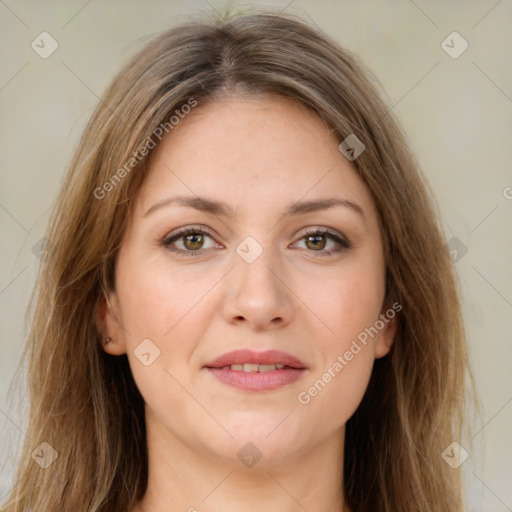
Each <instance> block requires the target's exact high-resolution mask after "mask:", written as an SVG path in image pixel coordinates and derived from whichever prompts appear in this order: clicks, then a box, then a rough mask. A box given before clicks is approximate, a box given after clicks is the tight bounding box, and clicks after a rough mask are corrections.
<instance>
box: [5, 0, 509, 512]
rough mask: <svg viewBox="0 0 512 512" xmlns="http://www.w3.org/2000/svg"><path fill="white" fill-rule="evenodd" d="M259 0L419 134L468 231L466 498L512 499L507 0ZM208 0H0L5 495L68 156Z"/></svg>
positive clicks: (463, 232) (443, 204) (449, 209)
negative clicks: (361, 67)
mask: <svg viewBox="0 0 512 512" xmlns="http://www.w3.org/2000/svg"><path fill="white" fill-rule="evenodd" d="M210 2H211V5H212V6H213V7H214V8H221V7H223V6H224V5H227V4H226V3H223V1H222V0H219V1H217V0H210ZM231 5H236V6H239V5H248V4H241V3H240V2H232V3H231ZM249 5H256V4H254V3H253V4H249ZM259 5H272V6H275V7H279V8H281V9H286V10H287V11H290V12H294V13H296V14H302V15H303V16H304V17H308V18H310V19H311V20H313V21H314V23H315V24H316V25H317V26H319V27H320V28H321V29H323V30H325V31H326V32H327V33H328V34H330V35H332V36H333V37H335V38H336V39H337V40H338V41H339V42H340V43H342V44H343V45H344V46H346V47H347V48H349V49H351V50H352V51H354V52H356V53H357V54H359V55H360V57H361V58H362V60H363V61H364V62H365V63H366V64H367V65H368V67H369V68H370V69H371V70H372V71H373V72H374V74H375V75H376V77H377V78H378V79H379V80H380V82H381V83H382V86H383V88H384V90H385V91H386V99H387V101H388V103H389V105H390V107H393V112H395V113H396V114H397V115H398V116H399V118H400V119H401V121H402V123H403V125H404V127H405V129H406V131H407V133H408V134H409V137H410V140H411V143H412V144H413V147H414V148H415V151H416V153H417V155H418V158H419V160H420V162H421V164H422V166H423V168H424V169H425V172H426V174H427V176H428V179H429V181H430V183H431V184H432V186H433V189H434V192H435V194H436V197H437V199H438V202H439V206H440V208H441V211H442V214H443V219H444V224H445V226H446V238H447V240H449V239H451V238H452V237H457V238H458V239H459V240H460V242H461V243H462V244H464V246H466V247H467V253H466V254H464V255H463V256H462V257H461V258H460V260H459V261H458V262H457V269H458V271H459V275H460V280H461V286H462V290H463V293H464V313H465V316H466V319H467V326H468V333H469V343H470V351H471V359H472V361H473V365H474V372H475V376H476V381H477V386H478V390H479V393H480V397H481V401H482V404H483V416H484V417H483V423H482V425H480V426H478V424H477V425H476V426H475V427H474V430H473V433H472V437H473V443H474V449H473V450H470V455H469V458H468V460H467V461H466V462H465V463H464V464H463V466H462V470H463V471H464V474H465V475H466V478H467V480H468V482H469V490H468V497H469V500H470V502H471V510H473V511H486V512H502V511H512V486H511V485H510V482H511V481H512V470H511V465H510V460H511V458H512V441H511V436H510V432H512V429H511V427H512V377H511V371H510V363H511V361H512V337H511V334H510V332H511V328H512V321H511V319H512V258H511V254H512V236H511V233H512V229H511V228H512V222H511V219H512V188H507V187H512V173H511V161H512V144H511V142H510V137H511V133H512V132H511V124H512V123H511V121H512V64H511V57H510V49H511V48H512V31H511V30H510V27H511V26H512V2H511V1H510V0H501V1H496V0H481V1H464V2H463V1H462V0H459V1H450V2H443V1H441V0H439V1H436V2H432V1H431V2H427V1H426V0H416V1H415V2H413V1H412V0H400V1H399V0H396V1H394V0H387V1H370V0H364V1H355V0H354V1H334V0H331V1H329V0H317V1H315V2H314V3H313V2H307V1H304V0H295V1H293V2H289V0H286V1H278V0H276V1H274V2H261V3H259ZM208 9H210V6H209V5H208V3H207V2H206V1H205V0H195V1H189V2H185V1H177V0H168V1H163V0H159V1H151V2H141V1H140V2H137V1H133V0H130V1H126V0H124V1H121V0H117V1H109V2H108V3H107V2H101V1H99V0H92V1H89V2H88V1H87V0H73V1H68V2H64V1H61V2H58V1H45V2H41V1H37V0H30V1H28V0H27V1H23V0H18V1H15V0H2V1H0V48H1V52H2V53H1V55H2V66H1V68H0V112H1V117H0V140H1V141H2V152H1V156H2V158H1V188H0V226H1V228H0V229H1V231H0V232H1V236H0V244H1V250H2V251H1V265H0V310H1V312H2V322H1V332H0V343H1V349H2V356H1V357H0V439H2V442H1V444H0V501H1V497H2V496H3V495H4V494H5V493H6V492H7V488H8V485H9V482H10V479H11V478H12V471H13V464H14V460H15V457H16V453H17V449H18V446H19V444H20V442H21V440H22V438H23V436H24V434H23V430H24V425H25V421H26V418H25V417H24V416H23V414H21V411H20V407H19V406H18V405H17V404H16V402H15V401H13V400H15V399H16V397H17V396H18V395H23V394H24V390H23V387H22V386H20V385H17V387H15V388H13V392H12V393H11V394H10V395H8V391H9V385H10V383H11V380H12V377H13V375H14V371H15V368H16V365H17V363H18V361H19V358H20V356H21V347H22V342H23V337H24V333H25V329H26V325H25V320H24V310H25V307H26V304H27V301H28V297H29V294H30V291H31V287H32V285H33V281H34V277H35V272H36V267H37V263H38V261H39V260H38V259H37V258H36V257H35V256H34V254H33V252H32V247H33V246H34V245H35V244H36V243H37V242H38V241H39V240H40V239H41V238H42V236H43V233H44V229H45V223H46V221H47V218H48V212H49V209H50V207H51V205H52V202H53V201H54V200H55V197H56V194H57V190H58V188H59V184H60V183H61V180H62V177H63V174H64V172H65V170H66V165H67V163H68V162H69V160H70V158H71V154H72V151H73V149H74V147H75V146H76V144H77V141H78V138H79V136H80V134H81V132H82V130H83V128H84V126H85V123H86V122H87V120H88V118H89V116H90V114H91V113H92V110H93V108H94V106H95V104H96V103H97V101H98V96H100V95H101V94H102V92H103V91H104V89H105V88H106V86H107V84H108V83H109V82H110V80H111V78H112V77H113V74H114V72H115V71H116V70H117V69H118V68H119V66H120V65H121V63H122V62H124V61H125V60H126V59H127V58H128V57H129V56H130V55H132V54H133V53H134V52H135V51H136V50H137V49H138V48H140V47H141V46H142V45H143V43H144V41H146V40H147V39H148V38H149V37H150V36H151V35H152V34H154V33H155V32H158V31H161V30H164V29H166V28H168V27H171V26H173V25H174V24H177V23H180V22H182V21H186V20H187V19H188V18H189V17H190V16H191V15H193V14H194V13H197V12H199V11H204V10H208ZM43 31H46V32H49V33H50V34H51V36H52V37H53V38H54V39H55V40H56V41H57V42H58V45H59V46H58V49H57V50H56V51H55V52H54V53H53V54H52V55H51V56H50V57H49V58H47V59H42V58H41V57H40V56H39V55H38V54H37V53H36V52H35V51H34V50H33V49H32V48H31V42H32V41H33V40H34V39H36V37H37V36H38V35H39V34H40V33H41V32H43ZM453 31H457V32H459V33H460V34H461V36H462V37H463V38H464V39H465V40H466V41H467V42H468V43H469V47H468V49H467V50H466V51H465V52H464V53H462V55H460V56H459V57H458V58H456V59H453V58H452V57H450V56H449V55H448V54H447V53H446V52H445V51H444V50H443V48H442V47H441V43H442V41H443V40H444V39H445V38H446V37H447V36H448V35H449V34H451V33H452V32H453ZM449 41H450V39H449ZM449 44H452V43H449ZM453 44H454V50H457V49H458V48H460V45H459V43H453ZM507 197H508V198H507ZM459 254H461V253H459ZM468 449H469V448H468Z"/></svg>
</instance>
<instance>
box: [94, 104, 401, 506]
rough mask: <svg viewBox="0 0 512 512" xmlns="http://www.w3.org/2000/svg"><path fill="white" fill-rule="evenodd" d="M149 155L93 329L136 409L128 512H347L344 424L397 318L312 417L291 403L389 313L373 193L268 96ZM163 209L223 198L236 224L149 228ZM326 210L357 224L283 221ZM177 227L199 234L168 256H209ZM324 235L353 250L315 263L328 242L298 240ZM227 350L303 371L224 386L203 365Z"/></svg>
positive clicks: (212, 218) (177, 221) (218, 110)
mask: <svg viewBox="0 0 512 512" xmlns="http://www.w3.org/2000/svg"><path fill="white" fill-rule="evenodd" d="M154 157H155V158H154V159H153V161H152V163H151V167H150V172H149V174H148V176H147V178H146V181H145V182H144V184H143V186H142V189H141V190H140V193H139V194H138V195H137V197H136V200H135V203H134V215H133V219H132V221H131V223H130V225H129V227H128V229H127V232H126V237H125V240H124V243H123V245H122V247H121V249H120V251H119V253H118V258H117V261H116V287H115V290H113V291H112V292H111V293H110V295H109V297H108V303H109V305H107V303H106V302H103V303H102V306H100V307H99V308H98V311H97V324H98V328H99V329H100V332H101V333H102V334H103V336H104V337H106V336H110V337H111V338H113V339H114V341H113V342H111V343H108V344H107V345H105V347H104V350H105V351H106V352H107V353H109V354H111V355H114V356H116V355H121V354H125V353H126V354H127V355H128V359H129V362H130V366H131V370H132V372H133V375H134V378H135V381H136V383H137V386H138V388H139V390H140V392H141V394H142V396H143V397H144V400H145V402H146V407H145V418H146V424H147V432H148V434H147V442H148V454H149V482H148V489H147V492H146V494H145V496H144V498H143V499H142V500H141V502H140V503H138V504H137V505H136V506H135V507H134V508H133V509H132V512H135V511H145V512H164V511H165V512H168V511H169V510H182V511H190V512H192V511H195V510H197V511H200V512H203V511H204V512H207V511H212V512H213V511H218V510H222V511H224V512H231V511H240V510H243V511H244V512H253V511H261V510H279V511H282V512H292V511H293V512H295V511H297V510H301V511H302V510H304V509H305V510H308V511H315V510H332V511H336V510H337V511H347V510H349V509H348V507H347V506H346V505H345V504H344V501H343V494H342V489H341V486H340V482H341V481H342V478H343V474H342V468H343V442H344V436H345V423H346V422H347V420H348V419H349V418H350V417H351V416H352V414H353V413H354V411H355V410H356V409H357V407H358V405H359V403H360V402H361V400H362V398H363V395H364V392H365V390H366V388H367V385H368V382H369V378H370V375H371V371H372V367H373V362H374V360H375V359H376V358H379V357H383V356H385V355H386V354H387V353H388V352H389V350H390V348H391V345H392V341H393V338H394V335H395V332H396V322H395V320H396V318H395V320H391V321H389V322H388V323H387V324H386V325H385V327H384V328H383V329H382V330H380V331H379V334H378V335H377V336H375V337H374V338H369V340H368V344H367V345H366V346H365V347H363V349H362V350H361V351H360V352H359V353H358V354H357V355H355V356H354V357H353V359H352V360H351V361H350V362H349V363H348V364H347V365H346V366H345V367H344V368H343V370H342V371H341V372H338V373H336V372H335V375H336V376H335V377H333V378H332V379H331V381H330V382H329V383H328V384H327V385H326V386H325V387H324V388H323V389H322V390H321V392H319V393H318V394H317V395H316V396H315V397H313V398H311V400H310V402H309V403H307V404H301V403H299V401H298V394H299V393H300V392H303V391H307V390H308V388H309V387H310V386H311V385H312V384H313V383H314V382H315V381H317V380H318V379H319V378H321V376H322V374H324V373H325V372H326V371H327V369H328V368H329V367H332V365H333V363H334V362H335V361H336V360H337V357H338V356H339V355H343V354H344V353H345V352H346V351H347V350H348V349H349V347H350V346H351V344H352V342H353V340H355V339H356V337H357V335H358V334H359V333H361V331H363V330H364V329H365V328H366V327H369V326H372V325H374V323H375V321H376V320H377V319H378V318H379V315H380V314H381V313H385V311H386V310H389V307H390V306H389V304H384V294H385V263H384V255H383V246H382V239H381V233H380V228H379V222H378V217H377V212H376V209H375V205H374V202H373V199H372V197H371V195H370V193H369V191H368V189H367V187H366V185H365V184H364V183H363V182H362V180H361V179H360V178H359V177H358V175H357V173H356V171H355V170H354V167H353V165H352V164H351V162H349V161H348V160H347V159H346V158H345V157H344V156H343V155H342V154H341V153H340V151H339V150H338V143H337V142H336V140H335V139H334V137H333V136H332V135H331V133H330V132H329V130H328V129H327V128H326V126H325V125H324V124H323V123H322V122H321V121H320V120H319V119H318V118H317V117H315V116H314V115H313V114H312V113H311V112H309V111H308V110H306V109H305V108H304V107H302V106H300V105H298V104H296V103H294V102H292V101H290V100H285V99H277V98H274V97H258V98H255V97H252V98H247V97H238V98H232V97H231V98H226V99H223V100H216V101H215V102H210V103H206V104H204V105H199V106H198V107H196V108H195V109H194V110H193V111H192V112H191V113H190V114H189V115H188V116H187V117H186V118H185V119H183V120H182V121H180V124H179V125H178V126H176V127H175V128H174V129H173V131H172V132H171V133H170V134H169V135H168V136H167V138H166V139H164V141H163V143H162V144H161V145H160V146H159V148H158V149H157V150H156V154H155V155H154ZM174 195H187V196H201V197H208V198H211V199H215V200H218V201H223V202H225V203H227V204H228V205H229V206H230V207H231V208H232V209H233V210H234V212H235V216H234V217H233V218H228V217H226V218H224V217H221V216H219V215H213V214H209V213H205V212H201V211H198V210H196V209H194V208H191V207H186V206H178V205H171V206H167V207H162V208H160V209H158V210H155V211H154V212H153V213H151V214H149V215H147V216H144V214H145V212H146V211H147V210H148V209H149V208H150V207H151V206H152V205H154V204H155V203H156V202H158V201H160V200H162V199H165V198H168V197H170V196H174ZM330 197H338V198H340V197H342V198H345V199H348V200H350V201H352V202H354V203H357V204H358V205H359V206H360V207H361V208H362V210H363V212H364V217H363V216H362V215H360V214H358V213H357V212H356V211H355V210H353V209H351V208H349V207H346V206H335V207H332V208H329V209H324V210H321V211H315V212H309V213H303V214H301V215H297V216H289V217H283V211H284V207H285V205H288V204H290V203H291V204H293V203H296V202H298V201H306V200H313V199H321V198H330ZM198 225H199V226H198ZM187 226H194V227H201V228H203V229H206V230H207V231H209V232H210V235H208V236H204V238H203V239H201V238H200V237H199V242H198V241H197V238H196V239H194V240H192V243H190V242H189V243H188V244H186V241H185V239H184V238H183V237H182V238H180V239H176V240H175V241H174V242H173V246H174V247H175V248H176V249H178V250H179V249H181V250H182V251H187V250H188V251H189V252H190V250H191V249H196V250H199V251H202V252H200V253H199V254H197V255H194V256H187V255H180V254H177V253H174V252H172V251H171V250H170V249H169V248H167V247H165V246H164V245H163V244H162V242H161V241H162V239H164V238H169V236H168V235H172V234H173V233H175V232H176V231H177V229H179V228H183V227H187ZM325 227H327V228H331V229H332V230H334V231H335V232H337V233H339V234H340V235H341V236H344V237H346V238H348V240H349V241H350V242H351V243H352V245H353V247H352V248H351V249H348V250H341V251H340V252H335V253H333V254H331V255H325V253H326V252H328V251H329V250H331V249H336V248H338V247H339V245H338V244H337V243H336V242H335V241H333V240H331V239H330V238H329V237H322V236H321V237H320V239H319V240H317V244H316V245H315V244H314V243H313V244H312V243H308V238H307V236H306V235H305V234H304V230H305V228H311V229H312V230H314V229H313V228H325ZM247 236H252V237H253V238H254V239H255V240H256V241H257V242H258V244H259V245H260V247H261V249H262V250H263V252H262V253H261V254H260V256H259V257H258V258H256V260H255V261H253V262H252V263H247V262H246V261H245V260H244V259H243V258H241V257H240V256H239V255H238V254H237V252H236V248H237V246H238V245H239V244H240V242H242V240H244V239H245V238H246V237H247ZM201 240H202V242H203V245H201ZM324 243H325V244H326V245H325V246H323V244H324ZM198 247H199V249H197V248H198ZM251 250H252V249H251ZM147 338H149V339H150V340H151V341H152V342H153V343H154V344H155V345H156V346H157V347H158V348H159V350H160V355H159V357H158V358H156V359H155V360H154V362H152V363H151V364H150V365H149V366H145V365H144V364H142V363H141V361H140V360H139V359H138V358H137V357H136V356H135V354H134V350H135V349H136V348H137V346H138V345H139V344H140V343H141V341H142V340H144V339H147ZM238 348H252V349H254V350H256V351H263V350H265V349H278V350H282V351H284V352H288V353H290V354H292V355H294V356H296V357H298V358H299V359H300V360H302V361H303V362H305V363H306V364H307V367H308V369H307V370H306V371H305V372H304V374H303V375H302V377H301V378H300V379H299V380H298V381H296V382H294V383H291V384H287V385H285V386H284V387H282V388H280V389H277V390H274V391H259V392H257V391H247V390H239V389H235V388H233V387H230V386H228V385H226V384H224V383H222V382H220V381H218V380H217V379H216V378H215V377H214V376H213V375H212V374H211V373H210V372H209V371H208V370H206V369H205V368H204V365H205V364H206V363H207V362H209V361H212V360H213V359H215V358H216V357H218V356H220V355H221V354H223V353H225V352H228V351H231V350H234V349H238ZM248 442H251V443H253V445H255V446H256V447H257V449H258V450H259V452H261V454H262V458H261V459H260V460H259V461H258V462H257V463H256V464H255V465H254V466H253V467H251V468H249V467H246V466H245V465H244V464H242V463H241V462H240V460H239V459H238V458H237V452H238V451H239V450H240V449H241V448H242V447H243V446H244V445H245V444H246V443H248Z"/></svg>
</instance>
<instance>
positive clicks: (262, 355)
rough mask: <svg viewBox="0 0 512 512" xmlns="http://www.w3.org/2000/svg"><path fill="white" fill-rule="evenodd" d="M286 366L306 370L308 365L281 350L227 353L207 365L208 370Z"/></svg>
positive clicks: (245, 350)
mask: <svg viewBox="0 0 512 512" xmlns="http://www.w3.org/2000/svg"><path fill="white" fill-rule="evenodd" d="M244 363H251V364H284V365H285V366H290V367H292V368H306V365H305V364H304V363H303V362H302V361H301V360H300V359H297V358H296V357H294V356H292V355H291V354H287V353H286V352H281V351H280V350H265V351H264V352H255V351H254V350H248V349H244V350H233V351H232V352H226V353H225V354H222V355H221V356H220V357H217V359H214V360H213V361H210V362H209V363H206V364H205V366H206V367H208V368H222V367H224V366H231V365H232V364H244Z"/></svg>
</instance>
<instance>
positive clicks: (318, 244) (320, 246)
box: [300, 228, 352, 256]
mask: <svg viewBox="0 0 512 512" xmlns="http://www.w3.org/2000/svg"><path fill="white" fill-rule="evenodd" d="M303 240H304V243H305V246H306V248H307V249H310V252H318V253H319V255H321V256H330V255H331V254H335V253H338V252H342V251H345V250H348V249H351V248H352V245H351V243H350V242H349V241H348V240H347V239H346V238H344V237H342V236H341V235H339V234H338V233H336V232H335V231H331V230H330V229H327V228H322V229H313V230H309V231H307V232H305V233H303V237H302V238H301V239H300V241H301V242H302V241H303ZM328 242H330V243H331V248H330V249H329V250H327V251H324V249H325V248H326V247H327V246H328V245H329V244H328ZM333 246H334V247H333Z"/></svg>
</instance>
